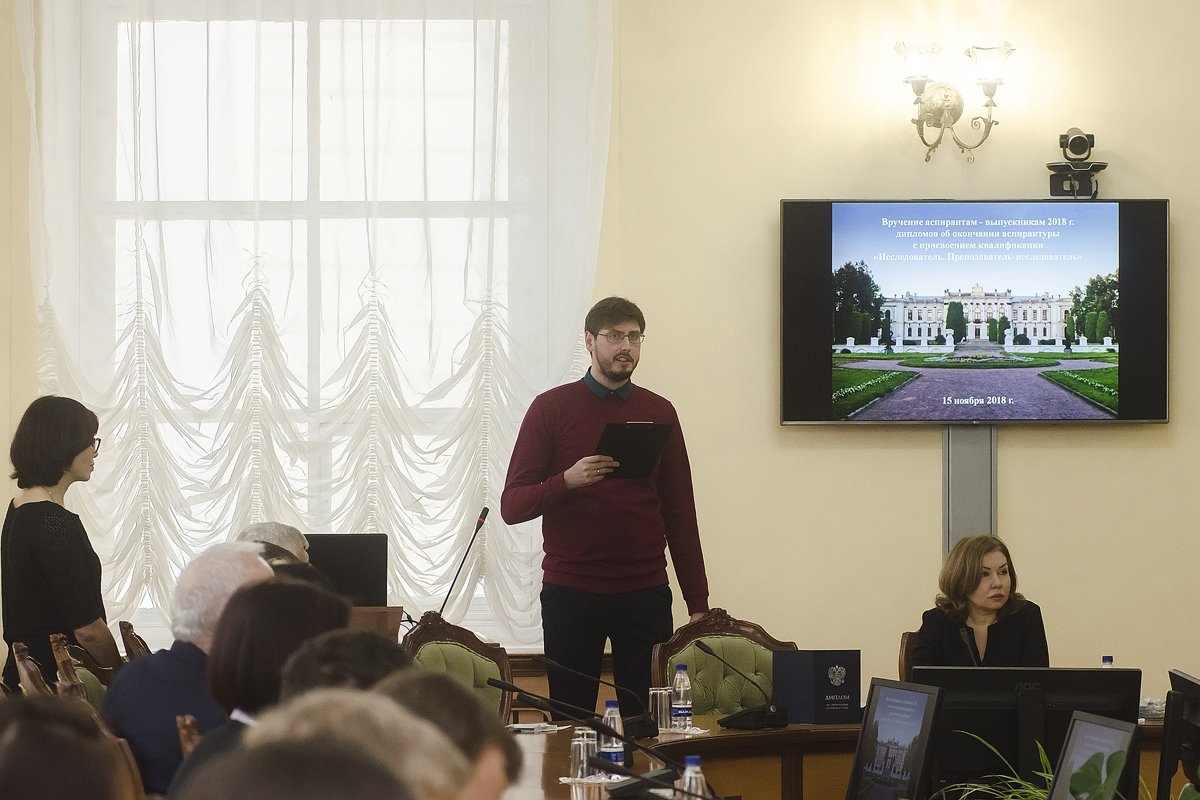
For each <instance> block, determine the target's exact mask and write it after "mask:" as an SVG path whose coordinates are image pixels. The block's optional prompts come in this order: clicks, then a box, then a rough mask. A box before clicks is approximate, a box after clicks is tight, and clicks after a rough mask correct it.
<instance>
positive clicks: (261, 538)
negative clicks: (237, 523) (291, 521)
mask: <svg viewBox="0 0 1200 800" xmlns="http://www.w3.org/2000/svg"><path fill="white" fill-rule="evenodd" d="M236 541H239V542H262V543H263V544H273V545H275V546H276V547H282V548H283V549H284V550H287V551H288V552H289V553H291V554H292V555H294V556H295V557H296V558H297V559H298V560H299V561H300V562H301V563H308V539H306V538H304V534H303V533H301V532H300V531H299V530H298V529H296V528H293V527H292V526H291V525H284V524H283V523H282V522H255V523H254V524H253V525H247V526H246V527H245V528H242V530H241V533H239V534H238V535H237V537H236Z"/></svg>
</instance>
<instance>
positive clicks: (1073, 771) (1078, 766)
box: [1049, 711, 1137, 800]
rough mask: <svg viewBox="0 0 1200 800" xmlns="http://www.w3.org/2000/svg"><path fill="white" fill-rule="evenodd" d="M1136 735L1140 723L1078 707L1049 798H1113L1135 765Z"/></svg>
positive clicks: (1066, 799) (1067, 799)
mask: <svg viewBox="0 0 1200 800" xmlns="http://www.w3.org/2000/svg"><path fill="white" fill-rule="evenodd" d="M1136 739H1137V724H1136V723H1133V722H1121V721H1120V720H1115V719H1109V718H1108V717H1098V716H1096V715H1095V714H1086V713H1084V712H1082V711H1076V712H1075V713H1074V714H1072V715H1071V722H1070V725H1069V726H1068V728H1067V739H1066V742H1065V743H1064V744H1063V750H1062V756H1061V757H1059V759H1058V766H1056V767H1055V768H1054V782H1053V783H1051V784H1050V791H1049V800H1075V798H1077V797H1086V798H1088V800H1113V798H1114V797H1116V796H1117V786H1118V784H1119V783H1120V782H1121V778H1122V777H1123V776H1124V775H1125V774H1126V773H1127V772H1128V771H1129V769H1130V768H1131V767H1132V764H1131V763H1130V758H1129V756H1130V754H1131V752H1132V751H1133V746H1134V742H1135V741H1136Z"/></svg>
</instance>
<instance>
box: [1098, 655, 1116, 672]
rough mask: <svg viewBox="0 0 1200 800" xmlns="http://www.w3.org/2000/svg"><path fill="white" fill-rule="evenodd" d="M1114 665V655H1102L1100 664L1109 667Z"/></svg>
mask: <svg viewBox="0 0 1200 800" xmlns="http://www.w3.org/2000/svg"><path fill="white" fill-rule="evenodd" d="M1112 665H1113V657H1112V656H1100V666H1101V667H1103V668H1105V669H1108V668H1109V667H1111V666H1112Z"/></svg>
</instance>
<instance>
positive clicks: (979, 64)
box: [966, 42, 1013, 85]
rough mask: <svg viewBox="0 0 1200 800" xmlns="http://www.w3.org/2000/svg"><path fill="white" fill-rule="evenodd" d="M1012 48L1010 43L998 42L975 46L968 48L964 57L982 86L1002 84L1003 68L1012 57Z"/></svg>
mask: <svg viewBox="0 0 1200 800" xmlns="http://www.w3.org/2000/svg"><path fill="white" fill-rule="evenodd" d="M1012 52H1013V46H1012V44H1011V43H1010V42H1000V43H999V44H994V45H987V46H983V45H975V46H974V47H968V48H967V50H966V55H967V57H968V58H970V59H971V63H972V64H974V65H975V75H976V77H977V78H978V79H979V83H980V84H981V85H982V84H988V83H990V84H1001V83H1004V66H1005V62H1006V61H1008V57H1009V56H1010V55H1012Z"/></svg>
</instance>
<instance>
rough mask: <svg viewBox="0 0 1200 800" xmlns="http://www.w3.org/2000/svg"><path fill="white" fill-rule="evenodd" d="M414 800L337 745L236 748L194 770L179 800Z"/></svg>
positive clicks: (380, 770) (382, 769) (393, 779)
mask: <svg viewBox="0 0 1200 800" xmlns="http://www.w3.org/2000/svg"><path fill="white" fill-rule="evenodd" d="M332 797H346V798H353V799H354V800H416V796H415V795H414V794H413V793H412V792H410V791H409V789H408V786H407V785H406V784H405V783H404V782H403V781H401V780H400V779H399V778H398V777H397V776H396V774H395V772H394V771H393V770H391V769H389V768H388V767H387V766H386V765H384V764H381V763H379V761H378V760H377V759H374V758H372V757H371V756H369V755H366V754H365V753H360V752H358V751H357V750H355V749H354V748H353V747H351V746H350V745H349V744H345V743H343V742H340V741H333V742H330V741H315V740H309V741H301V742H290V741H278V742H271V743H268V744H262V745H259V746H258V747H254V748H238V749H235V750H232V751H230V752H229V753H228V754H227V755H225V756H222V757H219V758H215V759H213V760H212V761H210V762H209V763H207V764H205V765H204V766H203V767H201V768H200V769H198V770H197V771H196V773H195V774H194V775H193V776H192V777H191V779H190V780H189V781H188V782H187V783H186V784H184V787H183V791H182V792H181V793H180V794H179V800H328V799H329V798H332Z"/></svg>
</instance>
